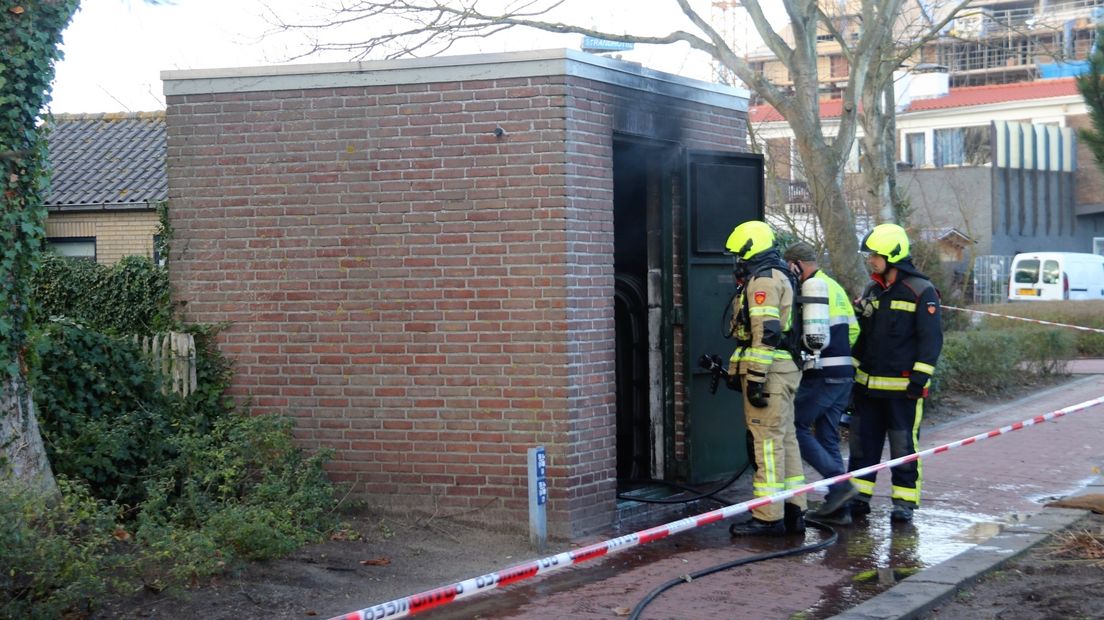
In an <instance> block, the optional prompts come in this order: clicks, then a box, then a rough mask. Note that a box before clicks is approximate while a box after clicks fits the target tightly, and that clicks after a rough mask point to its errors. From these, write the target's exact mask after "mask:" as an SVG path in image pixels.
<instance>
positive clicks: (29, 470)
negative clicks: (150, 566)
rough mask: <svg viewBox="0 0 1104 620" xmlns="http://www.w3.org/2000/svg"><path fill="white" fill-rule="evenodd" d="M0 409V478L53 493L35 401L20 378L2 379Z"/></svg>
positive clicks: (55, 485) (52, 481)
mask: <svg viewBox="0 0 1104 620" xmlns="http://www.w3.org/2000/svg"><path fill="white" fill-rule="evenodd" d="M0 412H3V415H0V481H2V480H6V479H14V480H15V481H16V482H17V483H19V486H20V487H21V488H26V489H31V490H34V491H38V492H41V493H44V494H47V495H51V496H56V495H57V494H58V488H57V482H56V481H55V480H54V472H53V470H52V469H51V468H50V462H49V461H48V460H47V459H46V448H45V446H43V445H42V435H41V434H40V433H39V430H38V419H37V418H36V417H35V410H34V401H33V400H31V391H30V390H29V389H28V388H27V384H26V381H25V380H24V379H23V377H9V378H8V379H7V380H5V381H4V383H3V386H2V390H0Z"/></svg>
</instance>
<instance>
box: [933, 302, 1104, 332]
mask: <svg viewBox="0 0 1104 620" xmlns="http://www.w3.org/2000/svg"><path fill="white" fill-rule="evenodd" d="M942 308H943V309H945V310H958V311H959V312H969V313H972V314H984V315H986V316H995V317H999V318H1002V319H1015V320H1017V321H1026V322H1028V323H1038V324H1039V325H1054V326H1055V327H1068V328H1070V329H1079V330H1081V331H1083V332H1096V333H1098V334H1104V329H1097V328H1095V327H1082V326H1080V325H1069V324H1068V323H1055V322H1053V321H1043V320H1041V319H1028V318H1024V317H1022V316H1012V315H1010V314H997V313H996V312H986V311H985V310H974V309H972V308H958V307H956V306H942Z"/></svg>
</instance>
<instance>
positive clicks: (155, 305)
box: [31, 254, 172, 335]
mask: <svg viewBox="0 0 1104 620" xmlns="http://www.w3.org/2000/svg"><path fill="white" fill-rule="evenodd" d="M31 285H32V290H31V295H32V301H33V302H34V304H35V305H36V306H37V312H38V314H39V317H40V319H39V322H40V323H41V322H43V321H44V320H45V319H47V318H49V317H67V318H70V319H73V320H75V321H77V322H79V323H81V324H83V325H86V326H88V327H91V328H94V329H97V330H100V331H103V332H107V333H114V334H141V335H150V334H153V333H156V332H158V331H166V330H167V329H168V328H169V326H170V325H171V324H172V318H171V317H172V306H171V303H170V300H169V275H168V272H167V271H166V270H165V268H164V267H159V266H157V265H155V264H153V261H151V260H150V259H148V258H145V257H143V256H127V257H124V258H123V259H122V260H120V261H119V262H118V263H115V264H114V265H111V266H105V265H101V264H99V263H94V262H92V261H87V260H76V259H72V258H65V257H63V256H58V255H56V254H46V255H44V256H43V260H42V265H41V266H40V267H39V269H38V271H36V272H35V275H34V277H33V278H32V280H31Z"/></svg>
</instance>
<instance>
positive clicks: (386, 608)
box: [331, 396, 1104, 620]
mask: <svg viewBox="0 0 1104 620" xmlns="http://www.w3.org/2000/svg"><path fill="white" fill-rule="evenodd" d="M1102 403H1104V396H1101V397H1099V398H1095V399H1093V400H1088V401H1085V402H1083V403H1079V404H1076V405H1071V406H1069V407H1066V408H1064V409H1058V410H1057V411H1052V412H1050V413H1046V414H1043V415H1039V416H1035V417H1034V418H1030V419H1027V420H1024V421H1022V422H1016V423H1015V424H1010V425H1008V426H1002V427H1001V428H998V429H994V430H991V431H989V432H988V433H982V434H980V435H974V436H973V437H968V438H966V439H961V440H959V441H955V442H951V443H948V444H943V445H941V446H937V447H935V448H930V449H928V450H923V451H921V452H914V453H913V454H909V455H907V456H902V457H899V458H896V459H892V460H889V461H885V462H884V463H878V464H877V465H871V466H870V467H864V468H862V469H856V470H855V471H851V472H847V473H845V474H840V475H838V476H835V477H833V478H826V479H824V480H819V481H817V482H814V483H811V484H806V485H804V486H801V487H798V488H796V489H791V490H789V491H782V492H780V493H776V494H774V495H771V496H769V497H760V498H757V499H754V500H750V501H746V502H742V503H739V504H733V505H731V506H725V507H724V508H719V509H717V510H713V511H711V512H705V513H702V514H700V515H697V516H694V517H687V518H685V519H679V520H678V521H672V522H670V523H666V524H664V525H660V526H656V527H653V528H650V529H646V530H642V531H639V532H634V533H632V534H626V535H625V536H620V537H618V538H613V539H610V540H606V541H603V542H600V543H595V544H593V545H589V546H586V547H583V548H581V549H576V550H575V551H570V552H565V553H560V554H557V555H553V556H549V557H546V558H542V559H539V560H533V561H531V562H526V563H525V564H518V565H517V566H514V567H512V568H507V569H505V570H502V571H499V572H495V573H487V574H486V575H482V576H480V577H476V578H474V579H467V580H465V581H460V582H457V583H454V584H452V585H449V586H444V587H440V588H436V589H434V590H428V591H426V592H422V593H420V594H414V595H411V596H407V597H405V598H400V599H395V600H393V601H390V602H387V603H381V604H379V605H373V606H371V607H366V608H364V609H361V610H358V611H353V612H349V613H347V614H343V615H341V616H335V617H334V618H331V620H378V619H380V618H404V617H406V616H412V615H414V614H416V613H419V612H422V611H426V610H428V609H433V608H435V607H440V606H442V605H446V604H448V603H451V602H453V601H458V600H461V599H465V598H468V597H469V596H474V595H476V594H479V593H481V592H487V591H488V590H493V589H494V588H498V587H500V586H506V585H509V584H512V583H517V582H519V581H524V580H526V579H529V578H531V577H536V576H537V575H543V574H545V573H550V572H552V571H555V570H560V569H562V568H567V567H568V566H573V565H575V564H581V563H583V562H586V561H588V560H593V559H596V558H600V557H602V556H604V555H608V554H610V553H614V552H616V551H623V550H625V549H630V548H632V547H635V546H637V545H643V544H646V543H650V542H653V541H656V540H660V539H661V538H666V537H668V536H670V535H672V534H677V533H679V532H683V531H685V530H689V529H693V528H696V527H700V526H703V525H708V524H710V523H714V522H716V521H720V520H722V519H727V518H728V517H733V516H736V515H738V514H741V513H744V512H747V511H750V510H753V509H755V508H759V507H761V506H766V505H768V504H777V503H779V502H784V501H785V500H787V499H790V498H791V497H794V496H796V495H801V494H803V493H808V492H809V491H811V490H813V489H817V490H821V491H823V490H825V489H826V488H827V487H828V486H830V485H832V484H835V483H837V482H842V481H844V480H849V479H851V478H853V477H855V476H861V475H864V474H868V473H871V472H875V471H879V470H882V469H887V468H889V467H894V466H896V465H900V464H902V463H909V462H912V461H915V460H917V459H919V458H921V457H925V456H931V455H933V454H939V453H940V452H946V451H947V450H951V449H953V448H958V447H961V446H968V445H970V444H973V443H977V442H979V441H981V440H983V439H989V438H990V437H996V436H998V435H1003V434H1005V433H1010V432H1012V431H1018V430H1020V429H1021V428H1026V427H1028V426H1033V425H1035V424H1039V423H1041V422H1046V421H1047V420H1051V419H1054V418H1060V417H1062V416H1064V415H1067V414H1070V413H1074V412H1077V411H1081V410H1084V409H1088V408H1090V407H1095V406H1096V405H1099V404H1102Z"/></svg>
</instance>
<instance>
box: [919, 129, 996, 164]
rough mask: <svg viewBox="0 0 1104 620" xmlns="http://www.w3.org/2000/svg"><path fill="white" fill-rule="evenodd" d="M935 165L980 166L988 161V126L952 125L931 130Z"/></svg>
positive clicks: (990, 152)
mask: <svg viewBox="0 0 1104 620" xmlns="http://www.w3.org/2000/svg"><path fill="white" fill-rule="evenodd" d="M932 143H933V144H932V146H933V147H934V149H933V150H934V151H935V162H934V163H935V165H936V166H937V167H939V168H942V167H943V166H980V165H983V164H987V163H989V162H990V159H991V155H992V149H991V148H990V146H989V127H987V126H982V127H952V128H948V129H936V130H935V131H934V132H932Z"/></svg>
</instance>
